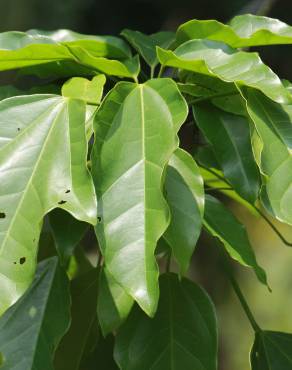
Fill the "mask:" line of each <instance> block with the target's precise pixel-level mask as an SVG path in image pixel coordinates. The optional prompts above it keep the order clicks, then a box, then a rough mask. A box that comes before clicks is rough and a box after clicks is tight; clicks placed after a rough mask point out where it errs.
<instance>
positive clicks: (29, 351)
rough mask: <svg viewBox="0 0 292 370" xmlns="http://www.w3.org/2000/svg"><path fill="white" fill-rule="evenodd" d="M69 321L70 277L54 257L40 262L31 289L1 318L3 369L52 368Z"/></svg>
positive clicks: (45, 369) (37, 369) (0, 346)
mask: <svg viewBox="0 0 292 370" xmlns="http://www.w3.org/2000/svg"><path fill="white" fill-rule="evenodd" d="M69 324H70V293H69V281H68V278H67V276H66V274H65V272H64V271H63V270H62V269H61V268H60V266H59V265H58V260H57V258H56V257H53V258H50V259H48V260H45V261H43V262H41V263H40V264H39V266H38V269H37V273H36V276H35V279H34V281H33V283H32V285H31V287H30V288H29V290H28V291H27V292H26V293H25V295H24V296H23V297H21V299H20V300H19V301H18V302H17V303H16V304H15V305H13V306H12V307H11V308H10V309H9V310H8V311H7V312H6V313H5V314H4V315H3V317H1V319H0V348H1V352H2V353H3V365H2V367H1V369H3V370H11V369H15V370H24V369H25V370H52V369H53V357H54V352H55V349H56V347H57V345H58V344H59V342H60V340H61V338H62V336H63V335H64V334H65V332H66V331H67V330H68V327H69Z"/></svg>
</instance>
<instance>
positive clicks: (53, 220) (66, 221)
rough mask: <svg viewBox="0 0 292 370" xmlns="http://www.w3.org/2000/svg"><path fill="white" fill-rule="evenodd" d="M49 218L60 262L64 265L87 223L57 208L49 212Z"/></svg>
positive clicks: (84, 230) (83, 232)
mask: <svg viewBox="0 0 292 370" xmlns="http://www.w3.org/2000/svg"><path fill="white" fill-rule="evenodd" d="M49 220H50V226H51V230H52V235H53V238H54V241H55V245H56V249H57V252H58V255H59V258H60V261H61V264H63V265H65V266H66V264H67V263H68V261H69V258H70V257H71V256H72V255H73V253H74V249H75V247H76V246H77V244H78V243H79V242H80V240H81V239H82V237H83V236H84V234H85V233H86V231H87V230H88V227H89V225H88V223H86V222H81V221H78V220H76V218H74V217H72V216H71V215H70V213H68V212H64V211H63V210H62V209H58V208H57V209H55V210H54V211H52V212H51V213H50V214H49Z"/></svg>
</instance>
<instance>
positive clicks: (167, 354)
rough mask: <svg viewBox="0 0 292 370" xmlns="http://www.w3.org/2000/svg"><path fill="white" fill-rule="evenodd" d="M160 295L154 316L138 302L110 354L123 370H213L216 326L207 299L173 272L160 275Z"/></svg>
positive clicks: (197, 289) (215, 362) (215, 364)
mask: <svg viewBox="0 0 292 370" xmlns="http://www.w3.org/2000/svg"><path fill="white" fill-rule="evenodd" d="M160 290H161V297H160V300H159V305H158V310H157V313H156V315H155V317H154V318H153V319H150V318H149V317H147V316H146V315H145V314H144V313H143V312H142V311H141V310H140V309H139V308H138V307H135V309H134V310H133V311H132V312H131V314H130V316H129V318H128V319H127V321H126V323H125V324H124V325H123V326H122V328H121V329H120V331H119V332H118V335H117V338H116V345H115V359H116V361H117V362H118V364H119V366H120V368H121V369H122V370H123V369H126V370H136V369H139V370H148V369H153V370H158V369H159V370H164V369H165V370H169V369H172V370H176V369H177V370H181V369H184V370H194V369H197V370H199V369H200V370H215V369H217V328H216V317H215V311H214V307H213V304H212V302H211V301H210V298H209V297H208V296H207V294H206V293H205V292H204V291H203V289H202V288H200V287H199V286H198V285H196V284H194V283H193V282H191V281H190V280H187V279H182V281H179V280H178V277H177V276H176V275H175V274H166V275H162V276H161V278H160Z"/></svg>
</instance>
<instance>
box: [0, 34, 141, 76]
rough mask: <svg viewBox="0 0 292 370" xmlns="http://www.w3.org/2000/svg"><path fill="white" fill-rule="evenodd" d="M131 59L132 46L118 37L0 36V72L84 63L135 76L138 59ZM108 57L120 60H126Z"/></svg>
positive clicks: (93, 68) (71, 35)
mask: <svg viewBox="0 0 292 370" xmlns="http://www.w3.org/2000/svg"><path fill="white" fill-rule="evenodd" d="M130 56H131V54H130V50H129V47H128V46H127V45H126V44H125V43H124V41H123V40H120V39H118V38H115V37H108V36H86V35H80V34H77V33H74V32H72V31H68V30H60V31H56V32H51V33H50V32H42V31H36V30H32V31H30V32H28V33H23V32H14V31H13V32H4V33H2V34H0V71H5V70H9V69H15V68H23V67H31V66H37V65H40V64H51V63H53V64H54V63H55V62H61V65H62V63H63V62H65V63H71V64H72V62H73V68H74V65H75V64H76V65H78V64H79V65H80V64H81V65H82V66H83V67H87V68H88V69H89V70H97V71H100V72H103V73H106V74H109V75H114V76H122V77H135V76H136V74H137V70H138V69H139V64H138V62H137V59H134V58H133V59H132V58H131V57H130ZM108 58H120V59H123V61H120V60H111V59H108ZM56 67H57V66H56ZM45 68H46V67H45ZM61 68H62V67H61Z"/></svg>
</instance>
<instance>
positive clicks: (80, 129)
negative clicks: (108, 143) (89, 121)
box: [0, 95, 96, 313]
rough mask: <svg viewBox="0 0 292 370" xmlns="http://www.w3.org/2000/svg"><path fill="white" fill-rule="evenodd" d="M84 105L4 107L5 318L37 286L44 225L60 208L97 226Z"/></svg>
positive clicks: (12, 101)
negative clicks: (33, 284) (31, 285)
mask: <svg viewBox="0 0 292 370" xmlns="http://www.w3.org/2000/svg"><path fill="white" fill-rule="evenodd" d="M86 157H87V141H86V137H85V104H84V103H83V102H81V101H80V100H74V99H68V98H62V97H60V96H57V95H31V96H20V97H13V98H9V99H6V100H2V101H1V102H0V182H1V188H0V198H1V206H0V215H1V217H0V285H1V301H0V313H3V311H5V309H7V308H8V307H9V306H10V305H11V304H13V303H14V302H15V301H16V300H17V299H18V298H19V297H20V296H21V295H22V294H23V293H24V291H25V290H26V289H27V287H28V286H29V284H30V283H31V281H32V278H33V275H34V271H35V265H36V255H37V246H38V239H39V235H40V228H41V222H42V219H43V217H44V215H45V214H46V213H48V212H49V211H50V210H52V209H54V208H57V207H60V208H63V209H64V210H67V211H68V212H70V213H71V214H72V215H73V216H74V217H76V218H77V219H79V220H81V221H85V222H89V223H92V224H94V223H96V197H95V192H94V187H93V183H92V179H91V176H90V173H89V172H88V169H87V167H86Z"/></svg>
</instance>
